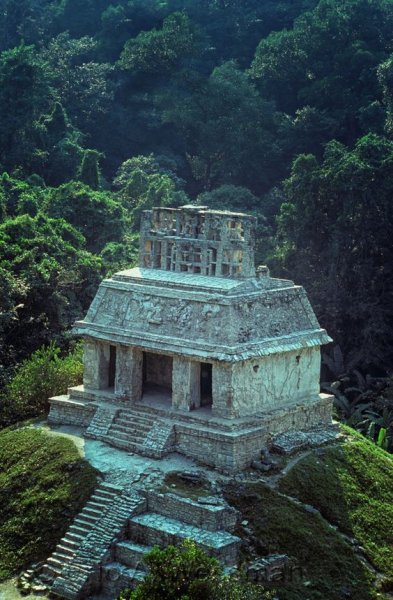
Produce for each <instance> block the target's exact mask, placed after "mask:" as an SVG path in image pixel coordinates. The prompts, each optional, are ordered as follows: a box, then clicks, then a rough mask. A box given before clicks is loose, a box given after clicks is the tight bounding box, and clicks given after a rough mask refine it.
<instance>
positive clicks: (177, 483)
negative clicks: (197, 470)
mask: <svg viewBox="0 0 393 600" xmlns="http://www.w3.org/2000/svg"><path fill="white" fill-rule="evenodd" d="M160 492H161V493H162V494H167V493H171V494H177V495H179V496H183V497H184V498H189V499H190V500H197V499H198V498H200V497H201V496H210V495H211V493H212V490H211V485H210V483H209V481H207V480H206V481H203V480H201V481H198V482H190V481H186V480H184V479H183V478H182V477H181V475H179V474H178V473H177V472H175V471H170V472H169V473H166V475H165V478H164V481H163V485H162V486H161V489H160Z"/></svg>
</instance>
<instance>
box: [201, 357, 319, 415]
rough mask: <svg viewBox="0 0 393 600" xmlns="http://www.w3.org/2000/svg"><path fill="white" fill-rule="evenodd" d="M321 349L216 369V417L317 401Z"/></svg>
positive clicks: (214, 376)
mask: <svg viewBox="0 0 393 600" xmlns="http://www.w3.org/2000/svg"><path fill="white" fill-rule="evenodd" d="M319 375H320V351H319V347H315V348H305V349H302V350H294V351H292V352H284V353H280V354H271V355H269V356H264V357H261V358H259V359H253V360H248V361H242V362H239V363H235V364H234V365H227V364H225V363H216V364H215V365H214V369H213V414H215V415H217V416H223V417H230V418H236V417H245V416H249V415H256V414H258V413H261V412H264V411H268V410H274V409H276V408H280V407H282V406H290V405H291V404H294V403H295V402H301V401H304V400H310V399H316V398H317V397H318V394H319Z"/></svg>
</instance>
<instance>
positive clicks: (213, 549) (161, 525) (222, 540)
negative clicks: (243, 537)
mask: <svg viewBox="0 0 393 600" xmlns="http://www.w3.org/2000/svg"><path fill="white" fill-rule="evenodd" d="M128 523H129V537H130V539H132V540H133V541H135V542H137V543H140V544H146V545H148V546H160V547H165V546H167V545H168V544H179V543H181V542H182V541H183V540H185V539H191V540H194V541H195V543H196V544H197V545H198V546H200V547H201V548H202V549H203V550H205V551H206V552H208V553H209V554H210V555H213V556H215V557H217V558H218V559H219V560H220V561H221V562H222V563H223V564H224V565H227V566H231V565H235V564H236V563H237V560H238V553H239V548H240V539H239V538H238V537H235V536H234V535H232V534H230V533H228V532H226V531H209V530H207V529H202V528H200V527H195V526H194V525H188V524H187V523H184V522H183V521H178V520H176V519H171V518H169V517H164V516H163V515H160V514H158V513H150V512H149V513H144V514H142V515H138V516H136V517H133V518H132V519H130V520H129V522H128Z"/></svg>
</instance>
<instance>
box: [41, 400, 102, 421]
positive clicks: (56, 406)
mask: <svg viewBox="0 0 393 600" xmlns="http://www.w3.org/2000/svg"><path fill="white" fill-rule="evenodd" d="M49 402H50V411H49V415H48V423H50V424H53V425H75V426H76V427H88V426H89V424H90V422H91V420H92V418H93V416H94V413H95V411H96V406H92V405H89V404H86V403H83V402H78V401H73V400H70V399H69V398H68V396H55V397H54V398H50V399H49Z"/></svg>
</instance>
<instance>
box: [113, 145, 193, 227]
mask: <svg viewBox="0 0 393 600" xmlns="http://www.w3.org/2000/svg"><path fill="white" fill-rule="evenodd" d="M113 183H114V185H115V187H116V188H117V189H118V195H119V197H120V198H121V200H122V203H123V205H124V206H126V208H127V209H128V210H129V211H130V214H131V215H132V218H133V228H134V230H139V224H140V217H141V213H142V211H143V210H149V209H151V208H152V207H153V206H180V205H182V204H186V203H187V200H188V198H187V196H186V195H185V193H184V192H183V191H182V190H181V189H180V188H179V183H180V182H179V181H176V179H175V178H173V175H172V173H169V174H168V173H166V172H163V169H161V168H160V166H159V164H158V163H157V161H156V160H155V159H154V157H153V156H134V157H133V158H131V159H129V160H126V161H125V162H124V163H123V164H122V165H121V166H120V168H119V170H118V172H117V174H116V177H115V179H114V181H113Z"/></svg>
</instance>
